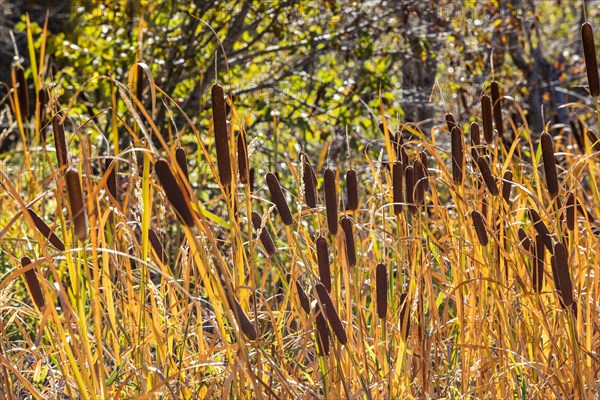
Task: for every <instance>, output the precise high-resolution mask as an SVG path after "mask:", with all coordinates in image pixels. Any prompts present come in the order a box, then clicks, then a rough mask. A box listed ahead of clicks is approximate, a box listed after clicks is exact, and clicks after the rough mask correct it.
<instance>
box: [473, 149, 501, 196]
mask: <svg viewBox="0 0 600 400" xmlns="http://www.w3.org/2000/svg"><path fill="white" fill-rule="evenodd" d="M477 166H478V167H479V171H480V172H481V176H482V177H483V181H484V182H485V186H487V188H488V190H489V191H490V193H491V194H492V196H498V194H500V191H499V190H498V185H497V184H496V178H494V175H492V170H491V169H490V166H489V165H488V163H487V160H486V159H485V158H483V157H478V158H477Z"/></svg>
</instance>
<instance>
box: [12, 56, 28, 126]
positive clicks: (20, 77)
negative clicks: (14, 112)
mask: <svg viewBox="0 0 600 400" xmlns="http://www.w3.org/2000/svg"><path fill="white" fill-rule="evenodd" d="M15 75H16V83H17V84H18V85H19V87H18V88H17V97H18V98H19V111H20V112H21V118H23V120H26V119H29V93H28V91H27V80H26V79H25V69H23V67H22V66H20V65H19V66H17V67H16V68H15Z"/></svg>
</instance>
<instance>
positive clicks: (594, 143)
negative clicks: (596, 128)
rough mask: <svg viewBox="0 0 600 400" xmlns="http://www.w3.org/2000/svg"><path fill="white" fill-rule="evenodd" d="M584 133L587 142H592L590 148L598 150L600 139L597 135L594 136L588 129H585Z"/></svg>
mask: <svg viewBox="0 0 600 400" xmlns="http://www.w3.org/2000/svg"><path fill="white" fill-rule="evenodd" d="M585 134H586V136H587V137H588V140H589V142H590V143H591V144H592V150H593V151H600V139H598V136H596V134H595V133H594V132H592V131H591V130H590V129H586V130H585Z"/></svg>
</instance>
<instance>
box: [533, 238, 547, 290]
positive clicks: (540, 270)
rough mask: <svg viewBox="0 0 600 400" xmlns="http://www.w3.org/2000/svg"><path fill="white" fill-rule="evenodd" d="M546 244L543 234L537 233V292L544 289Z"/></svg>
mask: <svg viewBox="0 0 600 400" xmlns="http://www.w3.org/2000/svg"><path fill="white" fill-rule="evenodd" d="M544 249H545V244H544V239H543V238H542V235H540V234H539V233H538V234H537V235H535V260H534V262H533V273H532V275H533V276H532V281H533V290H535V291H536V292H537V293H539V292H541V291H542V287H543V286H544V258H545V256H544V254H545V253H544V252H545V250H544Z"/></svg>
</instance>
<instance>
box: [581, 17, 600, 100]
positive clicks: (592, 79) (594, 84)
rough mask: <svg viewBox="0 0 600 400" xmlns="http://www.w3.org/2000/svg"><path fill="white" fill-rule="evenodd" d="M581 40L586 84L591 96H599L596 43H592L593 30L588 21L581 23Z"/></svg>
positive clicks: (599, 83)
mask: <svg viewBox="0 0 600 400" xmlns="http://www.w3.org/2000/svg"><path fill="white" fill-rule="evenodd" d="M581 41H582V42H583V54H584V56H585V67H586V70H587V78H588V85H589V89H590V94H591V95H592V97H598V96H600V79H599V78H598V61H597V60H596V45H595V43H594V30H593V29H592V25H590V23H589V22H584V23H583V25H581Z"/></svg>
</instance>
